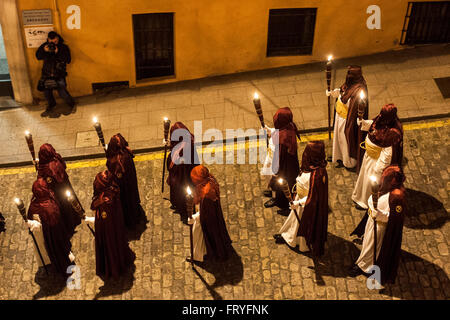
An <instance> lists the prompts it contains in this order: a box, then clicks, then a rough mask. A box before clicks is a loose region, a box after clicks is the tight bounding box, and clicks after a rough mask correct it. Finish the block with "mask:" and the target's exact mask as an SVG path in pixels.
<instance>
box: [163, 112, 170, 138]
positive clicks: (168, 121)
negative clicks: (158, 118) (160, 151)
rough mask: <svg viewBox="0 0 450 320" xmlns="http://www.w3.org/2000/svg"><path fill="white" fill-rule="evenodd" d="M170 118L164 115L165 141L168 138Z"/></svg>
mask: <svg viewBox="0 0 450 320" xmlns="http://www.w3.org/2000/svg"><path fill="white" fill-rule="evenodd" d="M169 129H170V120H169V119H168V118H167V117H164V139H165V140H166V141H167V139H168V138H169Z"/></svg>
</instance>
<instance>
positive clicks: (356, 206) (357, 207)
mask: <svg viewBox="0 0 450 320" xmlns="http://www.w3.org/2000/svg"><path fill="white" fill-rule="evenodd" d="M355 209H356V210H361V211H363V210H367V208H363V207H361V206H360V205H359V204H357V203H356V202H355Z"/></svg>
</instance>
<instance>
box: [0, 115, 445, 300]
mask: <svg viewBox="0 0 450 320" xmlns="http://www.w3.org/2000/svg"><path fill="white" fill-rule="evenodd" d="M436 123H438V124H439V125H436ZM449 124H450V119H449V118H446V119H440V120H430V121H427V122H424V121H422V122H419V123H418V124H417V125H416V123H414V126H412V125H409V127H408V130H406V131H405V138H404V146H405V147H404V149H405V158H406V160H405V167H404V168H405V174H406V177H407V180H406V183H405V186H406V188H407V192H408V207H409V208H408V211H407V214H406V219H405V226H404V229H403V243H402V254H401V261H400V266H399V273H398V277H397V281H396V283H395V284H394V285H391V286H388V287H387V288H386V289H385V291H384V292H382V293H378V292H376V291H374V290H368V289H367V287H366V279H365V277H364V276H358V277H357V278H349V277H347V276H346V272H347V268H348V266H350V265H351V263H352V262H353V261H354V260H355V259H356V258H357V256H358V254H359V249H360V245H359V244H355V243H353V242H352V239H351V238H350V236H349V234H350V232H351V231H352V230H353V228H354V227H355V226H356V225H357V223H358V222H359V221H360V219H361V217H362V215H363V212H361V211H357V210H355V209H354V208H353V206H352V201H351V198H350V196H351V192H352V189H353V186H354V183H355V181H356V174H355V173H352V172H349V171H347V170H345V169H342V168H340V169H337V168H335V167H334V166H333V165H331V164H329V165H328V174H329V204H330V207H331V212H330V215H329V224H328V232H329V234H328V241H327V243H326V247H325V255H324V256H323V257H322V258H321V259H320V260H318V261H313V260H312V259H311V258H310V257H309V256H307V255H303V254H300V253H298V252H296V251H294V250H291V249H289V248H288V247H287V246H286V245H280V244H276V243H275V242H274V239H273V238H272V235H273V234H275V233H277V232H278V230H279V228H280V227H281V225H282V224H283V222H284V220H285V219H286V218H285V217H284V216H281V215H279V214H277V213H276V210H275V209H265V208H264V207H263V201H265V198H262V197H261V192H262V190H263V189H264V188H265V178H264V177H261V176H260V175H259V168H260V167H261V165H260V164H258V165H256V164H254V165H250V164H243V165H217V164H214V165H210V166H209V168H210V170H211V172H212V174H213V175H215V176H216V178H217V180H218V181H219V183H220V187H221V203H222V208H223V211H224V216H225V220H226V224H227V227H228V230H229V233H230V236H231V238H232V240H233V247H234V249H235V251H236V255H235V256H234V257H233V258H232V259H230V260H229V261H228V262H226V263H224V264H204V265H201V266H196V267H195V270H196V271H194V270H192V269H191V267H190V264H189V263H187V262H185V257H187V256H188V255H189V228H188V226H186V225H184V224H183V223H182V222H181V221H180V216H179V215H178V214H176V213H173V212H172V211H171V210H170V209H169V202H168V201H167V200H164V199H163V197H168V190H167V189H166V191H165V194H164V195H161V193H160V191H161V190H160V187H161V185H160V183H161V170H162V160H161V159H160V158H158V157H157V156H156V155H155V154H150V155H148V159H147V160H146V161H137V162H136V167H137V174H138V179H139V189H140V195H141V199H142V206H143V208H144V210H145V211H146V215H147V218H148V223H147V225H146V229H145V230H143V231H142V230H141V231H142V232H139V233H137V234H134V235H132V236H133V239H134V240H132V241H131V242H130V245H131V248H132V249H133V250H134V252H135V253H136V256H137V260H136V263H135V266H136V268H135V270H132V271H130V272H129V274H127V275H126V276H124V278H123V279H121V280H120V281H118V282H114V283H108V284H106V285H104V283H103V281H102V280H101V279H100V278H98V277H97V276H95V252H94V241H93V238H92V235H91V234H90V232H89V230H88V229H87V227H86V226H84V225H81V226H79V227H78V228H77V233H76V234H75V235H74V237H73V239H72V245H73V249H72V251H73V252H74V254H75V255H76V262H77V265H78V266H79V267H80V269H81V289H80V290H69V289H68V288H66V287H65V282H64V281H57V279H56V278H52V277H47V276H46V275H45V272H44V271H43V270H42V268H41V269H39V270H38V266H37V260H36V257H35V255H34V251H33V243H32V240H31V238H30V236H29V235H28V233H27V232H26V229H25V227H24V224H23V222H22V221H21V217H20V215H19V213H18V211H17V209H16V207H15V205H14V203H13V201H12V200H13V198H14V197H16V196H18V197H21V198H23V199H24V201H25V203H26V204H27V206H28V204H29V201H30V198H31V185H32V183H33V181H34V179H35V173H27V172H30V171H27V170H29V169H30V168H23V169H21V170H22V173H16V174H10V175H6V174H5V172H6V171H5V169H2V170H0V176H1V177H0V194H1V195H2V197H1V198H2V201H1V202H0V211H1V212H2V213H3V215H4V216H5V218H6V223H7V225H6V229H7V230H6V232H2V233H0V299H33V298H34V299H94V298H98V299H199V300H202V299H205V300H207V299H213V298H215V299H219V298H223V299H339V300H341V299H342V300H344V299H373V300H378V299H446V300H448V299H449V298H450V280H449V274H450V258H449V244H450V227H449V224H448V209H449V206H450V199H449V190H450V164H449V161H448V159H449V158H448V157H449V142H448V137H449V135H450V126H449ZM411 129H414V130H411ZM326 145H327V153H328V154H330V143H329V142H326ZM304 146H305V143H304V142H302V143H301V144H300V147H299V153H300V152H302V151H303V148H304ZM145 156H147V155H145ZM151 158H155V159H153V160H152V159H151ZM141 159H142V158H141ZM90 163H91V165H90V166H87V167H84V168H76V169H70V170H68V173H69V176H70V178H71V181H72V184H73V186H74V189H75V190H76V192H77V194H78V197H79V198H80V201H81V202H82V204H83V206H84V208H85V209H88V208H89V204H90V200H91V197H92V182H93V179H94V176H95V174H96V173H97V172H99V171H101V170H103V169H104V161H103V160H101V161H94V162H90ZM72 164H73V163H70V165H71V166H72ZM88 214H90V212H89V213H88Z"/></svg>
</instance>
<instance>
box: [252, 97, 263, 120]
mask: <svg viewBox="0 0 450 320" xmlns="http://www.w3.org/2000/svg"><path fill="white" fill-rule="evenodd" d="M253 104H254V106H255V110H256V114H257V115H258V118H259V122H261V126H262V127H263V128H264V127H265V124H264V115H263V112H262V108H261V101H260V100H259V95H258V93H257V92H255V94H254V95H253Z"/></svg>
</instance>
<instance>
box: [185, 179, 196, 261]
mask: <svg viewBox="0 0 450 320" xmlns="http://www.w3.org/2000/svg"><path fill="white" fill-rule="evenodd" d="M186 192H187V196H186V210H187V213H188V215H189V219H192V213H193V212H194V197H193V195H192V191H191V188H189V187H187V188H186ZM193 227H194V226H193V225H192V224H190V225H189V239H190V243H191V259H190V263H191V264H192V268H194V238H193V234H192V228H193ZM187 260H188V261H189V259H187Z"/></svg>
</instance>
